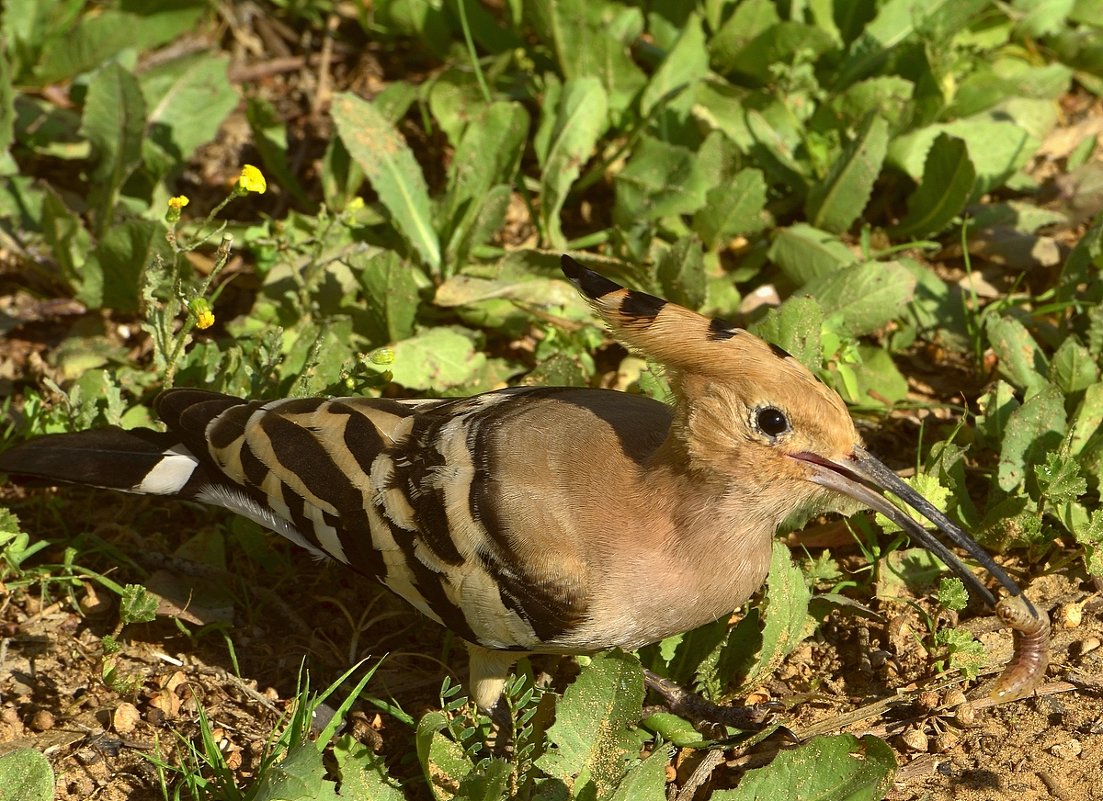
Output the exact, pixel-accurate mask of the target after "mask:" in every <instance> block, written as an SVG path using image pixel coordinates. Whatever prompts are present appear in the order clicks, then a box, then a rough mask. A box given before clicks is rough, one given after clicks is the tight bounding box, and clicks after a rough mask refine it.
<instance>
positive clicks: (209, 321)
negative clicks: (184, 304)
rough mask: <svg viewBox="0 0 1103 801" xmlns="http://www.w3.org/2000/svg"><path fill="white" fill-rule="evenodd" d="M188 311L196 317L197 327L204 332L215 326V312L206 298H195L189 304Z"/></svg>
mask: <svg viewBox="0 0 1103 801" xmlns="http://www.w3.org/2000/svg"><path fill="white" fill-rule="evenodd" d="M188 310H189V311H191V313H192V314H193V315H195V327H196V328H198V329H200V330H203V329H207V328H210V327H211V326H212V325H214V312H213V311H211V304H210V303H209V302H208V301H207V299H206V298H195V299H194V300H192V301H191V303H189V304H188Z"/></svg>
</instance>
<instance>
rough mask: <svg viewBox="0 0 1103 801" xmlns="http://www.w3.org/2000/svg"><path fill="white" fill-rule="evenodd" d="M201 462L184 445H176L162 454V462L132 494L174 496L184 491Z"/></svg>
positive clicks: (154, 467) (136, 486)
mask: <svg viewBox="0 0 1103 801" xmlns="http://www.w3.org/2000/svg"><path fill="white" fill-rule="evenodd" d="M198 464H199V460H198V459H196V458H195V456H193V455H192V452H191V451H189V450H188V449H187V448H185V447H184V446H183V445H174V446H173V447H171V448H169V449H168V450H167V451H165V452H164V453H162V454H161V461H159V462H157V464H155V465H154V466H153V469H152V470H150V471H149V472H148V473H146V475H145V478H143V479H142V480H141V481H140V482H139V483H138V484H137V485H135V486H134V487H133V488H131V492H141V493H144V494H146V495H172V494H174V493H177V492H179V491H180V490H181V489H183V487H184V485H185V484H187V483H188V479H190V478H191V476H192V473H194V472H195V468H196V465H198Z"/></svg>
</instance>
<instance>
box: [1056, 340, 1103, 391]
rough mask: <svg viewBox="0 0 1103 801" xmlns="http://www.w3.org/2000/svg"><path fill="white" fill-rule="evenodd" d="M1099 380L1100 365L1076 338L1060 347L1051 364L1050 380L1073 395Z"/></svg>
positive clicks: (1066, 341) (1064, 342)
mask: <svg viewBox="0 0 1103 801" xmlns="http://www.w3.org/2000/svg"><path fill="white" fill-rule="evenodd" d="M1098 378H1099V365H1098V364H1096V361H1095V359H1093V358H1092V355H1091V353H1090V352H1089V351H1088V349H1087V348H1085V347H1084V346H1083V345H1081V344H1080V343H1079V342H1078V341H1077V340H1076V338H1075V337H1069V338H1068V339H1066V340H1065V341H1063V342H1062V343H1061V344H1060V345H1059V346H1058V347H1057V352H1056V353H1054V354H1053V360H1052V361H1051V362H1050V363H1049V380H1050V381H1052V382H1053V383H1054V384H1056V385H1057V386H1058V387H1060V388H1061V391H1062V392H1064V393H1066V394H1069V395H1071V394H1072V393H1074V392H1080V391H1081V390H1085V389H1087V388H1088V387H1090V386H1091V385H1092V384H1094V383H1095V382H1096V380H1098Z"/></svg>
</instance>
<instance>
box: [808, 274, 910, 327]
mask: <svg viewBox="0 0 1103 801" xmlns="http://www.w3.org/2000/svg"><path fill="white" fill-rule="evenodd" d="M915 284H916V281H915V276H913V275H912V274H911V273H910V272H909V271H908V270H907V268H905V267H903V266H901V265H900V264H897V263H896V262H865V263H863V264H855V265H853V266H850V267H844V268H842V269H841V270H836V271H835V272H832V273H827V274H825V275H821V276H820V277H819V278H816V279H814V280H812V281H810V282H809V283H808V284H806V285H805V287H804V288H803V289H802V290H801V294H806V295H811V296H812V297H814V298H815V299H816V300H817V301H819V304H820V308H821V310H822V311H823V316H824V318H825V319H826V318H827V317H830V316H832V315H835V314H838V315H839V316H840V317H841V321H842V325H841V327H840V329H839V330H840V332H841V333H843V334H848V335H850V336H861V335H863V334H869V333H871V332H873V331H875V330H876V329H878V328H879V327H881V326H882V325H884V324H885V323H887V322H889V321H890V320H896V319H899V318H900V317H901V316H903V314H904V313H905V311H906V309H907V304H908V303H909V302H910V301H911V300H912V298H913V297H914V295H915Z"/></svg>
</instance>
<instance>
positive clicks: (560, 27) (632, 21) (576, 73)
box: [524, 0, 647, 118]
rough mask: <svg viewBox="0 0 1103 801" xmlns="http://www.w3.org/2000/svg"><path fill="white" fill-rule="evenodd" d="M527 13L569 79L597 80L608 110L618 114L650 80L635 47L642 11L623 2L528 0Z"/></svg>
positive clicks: (536, 31)
mask: <svg viewBox="0 0 1103 801" xmlns="http://www.w3.org/2000/svg"><path fill="white" fill-rule="evenodd" d="M524 6H525V16H526V18H527V19H528V21H529V22H530V24H531V25H532V28H531V30H533V31H534V32H535V33H536V35H538V36H540V37H541V38H543V39H544V40H545V41H546V42H547V43H548V45H549V46H550V47H551V49H552V53H553V55H554V58H555V60H556V62H557V63H558V65H559V70H560V72H561V74H562V75H563V77H564V78H566V83H568V84H570V83H572V82H574V81H577V80H579V79H590V78H593V79H596V80H598V81H599V82H600V84H601V86H602V88H603V89H604V95H605V98H606V101H607V102H606V104H605V106H603V109H602V111H603V113H602V116H604V115H605V109H606V107H607V109H608V110H609V111H610V112H611V113H612V114H613V116H615V117H617V118H619V117H620V115H621V114H622V113H623V112H625V111H626V110H627V109H628V107H629V106H630V104H631V103H632V101H633V100H634V99H635V97H636V96H637V94H638V93H639V91H640V90H641V89H642V88H643V86H644V84H646V82H647V78H646V77H645V76H644V74H643V71H642V70H641V69H640V68H639V67H638V66H637V65H636V63H635V61H634V60H633V59H632V55H631V47H632V45H634V44H635V43H636V42H637V41H638V39H639V36H640V34H641V33H643V29H644V19H643V13H642V12H641V11H640V9H638V8H632V7H629V6H626V5H621V4H619V3H592V2H590V1H589V0H528V2H526V3H525V4H524Z"/></svg>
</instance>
